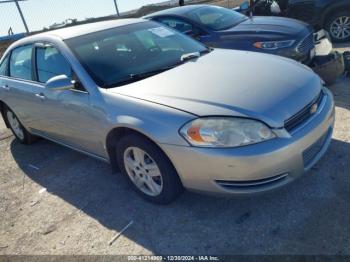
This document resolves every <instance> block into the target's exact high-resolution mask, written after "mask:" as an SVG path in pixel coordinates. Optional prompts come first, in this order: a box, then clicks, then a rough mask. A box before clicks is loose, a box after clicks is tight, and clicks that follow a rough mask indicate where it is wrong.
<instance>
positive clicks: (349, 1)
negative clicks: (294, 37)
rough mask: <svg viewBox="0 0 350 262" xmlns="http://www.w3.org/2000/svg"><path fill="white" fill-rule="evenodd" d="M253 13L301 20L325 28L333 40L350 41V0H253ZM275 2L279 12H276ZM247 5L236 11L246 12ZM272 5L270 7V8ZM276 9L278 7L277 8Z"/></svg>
mask: <svg viewBox="0 0 350 262" xmlns="http://www.w3.org/2000/svg"><path fill="white" fill-rule="evenodd" d="M251 2H254V6H253V7H252V11H253V13H254V15H279V16H287V17H291V18H296V19H299V20H303V21H305V22H307V23H309V24H311V25H313V26H314V27H315V28H316V29H321V28H323V29H325V30H327V31H328V32H329V33H330V36H331V38H332V39H333V41H334V42H348V41H350V0H255V1H251ZM276 4H278V5H279V6H280V13H278V12H276V8H273V6H274V7H275V6H276ZM248 7H249V5H247V3H245V4H243V5H241V7H240V8H238V9H236V11H241V12H243V13H248V12H249V10H247V9H248ZM271 7H272V8H271ZM277 10H278V8H277Z"/></svg>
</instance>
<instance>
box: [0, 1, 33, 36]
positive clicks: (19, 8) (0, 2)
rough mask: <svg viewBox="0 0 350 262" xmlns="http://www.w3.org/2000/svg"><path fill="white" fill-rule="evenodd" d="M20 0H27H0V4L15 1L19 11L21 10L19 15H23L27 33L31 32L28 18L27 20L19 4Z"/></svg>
mask: <svg viewBox="0 0 350 262" xmlns="http://www.w3.org/2000/svg"><path fill="white" fill-rule="evenodd" d="M19 1H26V0H5V1H0V4H5V3H13V2H14V3H15V4H16V6H17V9H18V12H19V15H20V16H21V19H22V22H23V25H24V28H25V29H26V32H27V34H29V29H28V25H27V22H26V20H25V18H24V16H23V13H22V9H21V7H20V6H19V3H18V2H19Z"/></svg>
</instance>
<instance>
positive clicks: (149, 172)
mask: <svg viewBox="0 0 350 262" xmlns="http://www.w3.org/2000/svg"><path fill="white" fill-rule="evenodd" d="M124 166H125V169H126V172H127V174H128V176H129V177H130V179H131V181H132V182H133V184H134V185H135V186H136V187H137V188H138V189H139V190H141V191H142V192H143V193H145V194H147V195H149V196H158V195H159V194H160V193H161V192H162V189H163V179H162V175H161V172H160V169H159V167H158V165H157V163H156V162H155V161H154V160H153V159H152V157H151V156H150V155H148V154H147V153H146V152H145V151H144V150H142V149H140V148H138V147H128V148H127V149H126V150H125V152H124Z"/></svg>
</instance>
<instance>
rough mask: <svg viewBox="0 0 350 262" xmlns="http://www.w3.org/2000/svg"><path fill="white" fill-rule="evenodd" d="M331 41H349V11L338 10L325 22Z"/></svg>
mask: <svg viewBox="0 0 350 262" xmlns="http://www.w3.org/2000/svg"><path fill="white" fill-rule="evenodd" d="M325 29H326V30H327V31H328V32H329V34H330V36H331V38H332V40H333V42H335V43H344V42H348V41H350V12H349V11H338V12H337V13H335V14H334V15H332V16H331V17H329V19H327V21H326V24H325Z"/></svg>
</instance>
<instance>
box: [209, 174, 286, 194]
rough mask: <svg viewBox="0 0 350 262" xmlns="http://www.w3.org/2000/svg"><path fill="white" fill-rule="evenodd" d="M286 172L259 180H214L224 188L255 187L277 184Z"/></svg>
mask: <svg viewBox="0 0 350 262" xmlns="http://www.w3.org/2000/svg"><path fill="white" fill-rule="evenodd" d="M287 177H288V173H286V174H282V175H278V176H273V177H269V178H264V179H259V180H250V181H232V180H216V181H215V182H216V183H217V184H218V185H219V186H221V187H224V188H226V189H232V190H233V189H236V190H237V189H238V190H242V189H243V190H244V189H256V188H259V187H263V186H272V185H275V184H279V183H281V182H282V181H284V180H285V179H287Z"/></svg>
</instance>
